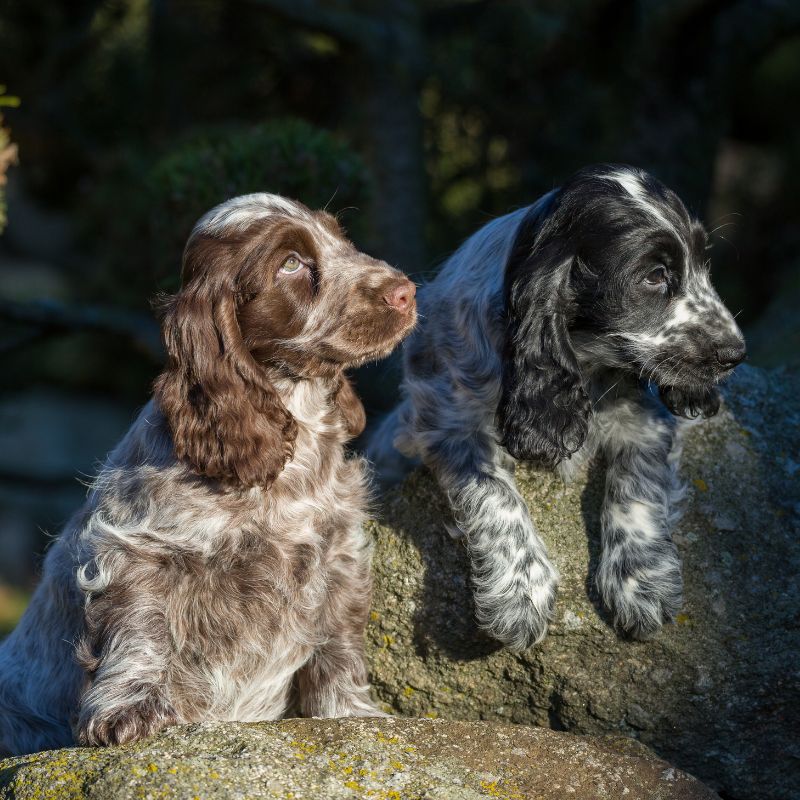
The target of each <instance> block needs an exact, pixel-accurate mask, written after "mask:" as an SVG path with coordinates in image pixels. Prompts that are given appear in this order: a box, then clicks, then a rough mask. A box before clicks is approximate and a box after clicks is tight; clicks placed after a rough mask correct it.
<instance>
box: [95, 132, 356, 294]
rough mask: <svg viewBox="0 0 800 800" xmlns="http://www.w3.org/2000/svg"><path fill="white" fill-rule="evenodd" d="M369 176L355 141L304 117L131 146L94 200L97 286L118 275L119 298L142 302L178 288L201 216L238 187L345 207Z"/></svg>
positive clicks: (115, 280) (115, 290)
mask: <svg viewBox="0 0 800 800" xmlns="http://www.w3.org/2000/svg"><path fill="white" fill-rule="evenodd" d="M368 184H369V180H368V173H367V170H366V167H365V166H364V163H363V162H362V160H361V158H360V157H359V156H357V155H356V154H355V153H354V152H353V151H352V150H351V149H350V148H349V147H348V146H347V145H346V144H344V143H343V142H341V141H339V140H337V139H336V138H335V137H334V136H332V135H331V134H329V133H328V132H326V131H324V130H321V129H319V128H316V127H314V126H312V125H310V124H308V123H306V122H303V121H300V120H296V119H284V120H280V121H275V122H270V123H266V124H262V125H256V126H253V127H238V128H231V127H220V128H216V129H205V130H201V131H197V132H194V133H190V134H188V135H185V136H184V137H182V138H181V139H180V141H179V143H178V144H176V145H175V146H173V147H172V148H170V149H169V150H167V151H166V152H163V153H161V154H159V155H157V156H156V157H152V156H148V155H146V154H143V153H141V152H138V151H135V150H129V151H127V153H126V154H125V155H124V156H123V157H121V158H120V159H119V161H118V162H117V163H116V164H115V165H114V167H113V169H111V170H110V171H109V174H108V175H107V176H106V177H105V178H102V179H101V180H100V181H98V188H97V189H96V191H94V192H93V193H92V196H91V197H90V199H89V202H88V203H87V204H86V206H85V212H84V218H83V228H84V231H85V232H86V236H91V237H93V238H95V239H96V240H95V241H94V242H87V244H90V245H92V249H93V250H95V252H96V253H97V256H98V259H97V261H98V264H99V265H100V268H99V269H98V270H97V273H96V276H95V281H96V285H95V286H94V292H93V294H98V295H104V294H105V293H106V290H107V289H111V288H112V286H110V285H107V284H108V283H110V282H112V281H113V293H114V295H115V296H116V297H117V299H119V300H123V301H126V299H127V302H128V303H130V304H134V305H137V304H141V302H142V298H144V297H149V296H152V295H153V294H154V293H155V292H156V291H157V290H166V291H172V290H174V289H176V288H177V285H178V281H179V273H180V259H181V253H182V251H183V246H184V244H185V242H186V238H187V236H188V235H189V232H190V231H191V229H192V226H193V225H194V223H195V222H196V221H197V219H198V218H199V217H200V216H202V214H203V213H205V212H206V211H207V210H208V209H210V208H212V207H213V206H215V205H216V204H217V203H220V202H222V201H224V200H226V199H227V198H229V197H233V196H235V195H240V194H247V193H250V192H264V191H266V192H273V193H276V194H282V195H286V196H288V197H291V198H294V199H297V200H300V201H301V202H303V203H305V204H306V205H308V206H310V207H312V208H318V207H322V206H325V205H327V204H328V203H331V202H333V205H334V208H343V207H345V206H348V205H351V204H353V203H355V202H358V203H363V202H364V201H365V200H366V199H367V196H368V188H369V186H368ZM121 285H122V287H121ZM121 288H122V291H123V292H124V294H125V297H122V298H120V297H119V293H120V289H121Z"/></svg>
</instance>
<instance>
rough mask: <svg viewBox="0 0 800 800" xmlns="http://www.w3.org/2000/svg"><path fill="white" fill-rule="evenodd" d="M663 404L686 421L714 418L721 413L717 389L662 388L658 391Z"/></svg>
mask: <svg viewBox="0 0 800 800" xmlns="http://www.w3.org/2000/svg"><path fill="white" fill-rule="evenodd" d="M658 392H659V395H660V397H661V402H662V403H663V404H664V405H665V406H666V407H667V408H668V409H669V410H670V411H671V412H672V413H673V414H674V415H675V416H676V417H686V419H696V418H697V417H700V416H703V417H713V416H714V415H715V414H716V413H717V412H718V411H719V404H720V396H719V392H718V391H717V389H716V388H713V387H712V388H711V389H698V390H697V391H691V390H689V389H678V388H676V387H675V386H662V387H660V388H659V390H658Z"/></svg>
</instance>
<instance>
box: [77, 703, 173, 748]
mask: <svg viewBox="0 0 800 800" xmlns="http://www.w3.org/2000/svg"><path fill="white" fill-rule="evenodd" d="M178 722H179V720H178V715H177V713H176V712H175V710H174V709H173V708H172V706H171V705H170V703H169V702H168V701H167V700H165V699H164V698H162V697H161V696H160V695H156V694H153V695H150V696H148V697H146V698H145V699H144V700H140V701H139V702H136V703H133V704H132V705H129V706H122V707H120V706H114V707H113V708H110V709H107V710H104V709H102V708H101V709H97V710H96V711H95V712H94V713H86V712H85V711H84V712H82V713H81V717H80V720H79V721H78V728H77V738H78V741H79V742H80V744H82V745H88V746H90V747H108V746H110V745H120V744H128V743H129V742H135V741H138V740H139V739H144V738H146V737H147V736H151V735H152V734H154V733H158V731H160V730H162V729H163V728H166V727H168V726H170V725H176V724H177V723H178Z"/></svg>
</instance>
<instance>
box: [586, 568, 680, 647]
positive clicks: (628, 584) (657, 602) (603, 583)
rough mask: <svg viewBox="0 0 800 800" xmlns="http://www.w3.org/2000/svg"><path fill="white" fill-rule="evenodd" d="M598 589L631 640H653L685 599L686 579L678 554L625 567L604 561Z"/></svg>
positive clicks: (616, 622) (673, 616)
mask: <svg viewBox="0 0 800 800" xmlns="http://www.w3.org/2000/svg"><path fill="white" fill-rule="evenodd" d="M596 582H597V588H598V589H599V590H600V595H601V596H602V598H603V601H604V603H605V605H606V606H607V608H608V609H609V611H611V613H612V614H613V617H614V626H615V627H616V628H617V630H619V631H620V632H622V633H623V634H625V635H627V636H630V637H631V638H632V639H638V640H639V641H647V640H648V639H652V638H653V637H654V636H655V635H656V634H657V633H658V631H659V630H660V629H661V626H662V625H663V624H664V623H667V622H672V621H673V620H674V619H675V616H676V614H677V613H678V611H679V610H680V608H681V605H682V602H683V580H682V578H681V565H680V561H679V560H678V559H677V556H675V557H674V558H669V559H665V560H663V561H662V562H660V563H657V564H655V565H652V564H651V565H649V566H647V567H645V566H639V567H638V568H634V569H629V570H626V569H625V568H624V567H622V566H621V565H620V564H615V563H613V562H610V561H608V560H604V561H602V562H601V564H600V568H599V569H598V572H597V578H596Z"/></svg>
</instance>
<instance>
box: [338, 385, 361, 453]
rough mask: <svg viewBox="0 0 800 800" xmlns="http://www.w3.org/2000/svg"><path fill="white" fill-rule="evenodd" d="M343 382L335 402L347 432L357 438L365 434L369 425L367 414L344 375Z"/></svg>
mask: <svg viewBox="0 0 800 800" xmlns="http://www.w3.org/2000/svg"><path fill="white" fill-rule="evenodd" d="M341 380H342V382H341V384H340V385H339V388H338V389H337V390H336V394H335V395H334V402H335V403H336V406H337V408H338V409H339V412H340V413H341V415H342V418H343V419H344V424H345V427H346V428H347V432H348V433H349V434H350V436H352V437H353V438H355V437H356V436H358V435H359V434H361V433H363V431H364V428H365V427H366V425H367V414H366V412H365V411H364V406H363V404H362V402H361V400H359V398H358V395H357V394H356V393H355V389H353V385H352V384H351V383H350V380H349V379H348V378H347V376H346V375H342V377H341Z"/></svg>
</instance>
